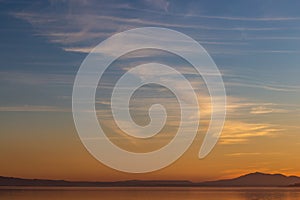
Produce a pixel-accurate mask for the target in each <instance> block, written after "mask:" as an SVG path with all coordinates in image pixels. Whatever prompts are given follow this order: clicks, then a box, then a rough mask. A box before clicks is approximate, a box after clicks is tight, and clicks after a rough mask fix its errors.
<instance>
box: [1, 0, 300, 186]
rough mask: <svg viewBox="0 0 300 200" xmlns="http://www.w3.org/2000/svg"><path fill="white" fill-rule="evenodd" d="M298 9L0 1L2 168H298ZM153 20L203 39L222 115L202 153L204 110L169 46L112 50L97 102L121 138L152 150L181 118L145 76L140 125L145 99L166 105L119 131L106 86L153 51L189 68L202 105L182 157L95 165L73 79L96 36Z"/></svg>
mask: <svg viewBox="0 0 300 200" xmlns="http://www.w3.org/2000/svg"><path fill="white" fill-rule="evenodd" d="M299 8H300V2H299V1H297V0H294V1H293V0H290V1H286V0H251V1H246V0H228V1H217V0H215V1H211V0H201V1H196V0H195V1H171V0H170V1H168V0H141V1H134V0H133V1H114V0H113V1H96V0H83V1H81V0H70V1H68V0H63V1H59V0H50V1H17V0H16V1H15V0H13V1H9V0H0V23H1V29H0V52H1V53H0V59H1V64H0V94H1V98H0V176H13V177H24V178H47V179H67V180H95V181H114V180H128V179H145V180H146V179H163V180H166V179H172V180H173V179H174V180H192V181H202V180H212V179H219V178H228V177H234V176H237V175H241V174H244V173H249V172H255V171H261V172H266V173H283V174H286V175H300V157H299V153H300V149H299V147H300V132H299V130H300V120H299V119H300V78H299V75H300V12H299ZM149 26H150V27H164V28H169V29H173V30H176V31H180V32H182V33H184V34H186V35H188V36H190V37H192V38H193V39H195V40H196V41H198V42H199V43H200V44H201V45H202V46H203V47H204V48H205V49H206V50H207V52H208V53H209V54H210V55H211V57H212V58H213V60H214V61H215V63H216V65H217V66H218V68H219V70H220V72H221V73H222V76H223V80H224V84H225V88H226V92H227V117H226V122H225V126H224V129H223V132H222V134H221V138H220V140H219V142H218V143H217V145H216V146H215V148H214V149H213V151H212V152H211V153H210V154H209V155H208V156H207V157H205V158H204V159H198V151H199V148H200V146H201V143H202V141H203V137H204V135H205V131H206V129H207V125H208V121H209V118H210V101H209V96H208V93H207V89H206V87H205V85H204V83H203V80H202V79H201V77H194V74H193V69H192V67H191V66H189V65H188V64H187V63H186V62H185V61H184V60H183V59H180V58H176V57H175V56H174V55H172V54H169V53H167V52H159V51H152V50H145V51H140V52H132V53H131V54H128V55H125V56H123V57H121V58H119V59H118V60H117V61H116V62H115V63H113V65H112V66H111V68H110V70H108V72H107V74H108V75H107V76H106V80H105V79H104V80H102V81H103V83H104V82H105V83H106V85H104V87H103V88H102V89H101V87H99V91H97V95H96V108H97V114H98V119H99V122H100V124H104V126H105V127H106V130H107V131H108V132H109V136H110V137H111V138H112V141H113V142H114V143H116V144H118V145H119V146H120V147H122V148H124V149H127V150H130V151H134V152H144V151H153V150H155V149H157V148H159V147H161V146H163V145H165V144H166V143H167V142H168V141H169V139H170V137H171V136H172V134H173V133H174V131H176V129H177V126H178V120H179V118H178V113H179V111H178V105H177V102H176V99H174V95H172V93H170V91H168V90H166V88H161V87H158V86H153V85H152V86H150V87H144V88H141V90H140V92H137V93H136V94H135V96H134V98H133V99H132V106H133V110H135V117H134V115H133V118H134V119H135V120H136V122H137V123H140V124H144V125H145V124H147V122H149V119H148V117H147V109H146V108H148V107H149V106H150V105H151V104H153V103H158V102H159V103H162V104H163V105H165V106H166V110H167V111H168V114H169V116H168V117H169V118H168V121H167V122H168V123H167V124H166V127H165V128H164V129H163V130H162V132H161V133H160V134H161V135H162V136H157V137H156V138H154V139H153V140H152V141H149V140H146V141H137V140H135V139H133V138H130V137H126V136H124V135H122V134H123V133H121V132H120V130H119V129H118V128H117V127H116V126H115V124H114V122H113V119H112V116H111V114H110V113H109V108H110V101H109V98H108V96H109V90H110V89H111V87H112V85H111V84H112V83H113V81H115V79H117V78H118V77H119V76H120V74H122V73H124V72H126V70H128V68H129V67H131V66H134V65H137V64H141V63H147V62H152V61H154V60H155V61H157V62H160V63H165V64H168V65H169V66H173V67H174V68H176V69H178V70H179V71H181V72H182V73H183V74H185V75H186V76H187V77H189V80H190V81H191V82H192V85H193V86H194V87H195V88H196V89H195V90H196V91H197V94H198V97H199V103H200V108H201V109H200V115H201V121H200V127H199V131H198V135H197V138H196V140H195V141H194V143H193V144H192V146H191V147H190V148H189V150H188V151H187V152H186V153H185V154H184V155H183V156H182V157H181V158H180V159H179V160H177V161H176V162H175V163H173V164H172V165H170V166H168V167H166V168H164V169H162V170H159V171H156V172H151V173H145V174H129V173H123V172H119V171H116V170H113V169H110V168H108V167H107V166H105V165H103V164H101V163H100V162H99V161H97V160H96V159H95V158H93V157H92V156H91V155H90V154H89V153H88V151H87V150H86V149H85V147H84V145H83V144H82V143H81V141H80V139H79V137H78V134H77V131H76V129H75V125H74V122H73V117H72V88H73V82H74V79H75V76H76V73H77V70H78V69H79V67H80V65H81V63H82V61H83V60H84V58H85V57H86V56H87V55H88V53H89V52H90V51H91V50H92V49H93V48H94V47H95V46H96V45H98V44H99V43H100V42H102V41H103V40H105V39H106V38H108V37H110V36H112V35H113V34H115V33H118V32H121V31H125V30H129V29H132V28H138V27H149ZM174 84H176V83H174ZM105 86H106V87H105ZM166 135H167V136H168V137H163V136H166ZM169 136H170V137H169Z"/></svg>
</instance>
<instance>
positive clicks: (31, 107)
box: [0, 105, 71, 112]
mask: <svg viewBox="0 0 300 200" xmlns="http://www.w3.org/2000/svg"><path fill="white" fill-rule="evenodd" d="M0 112H71V110H70V109H68V108H62V107H56V106H37V105H23V106H1V107H0Z"/></svg>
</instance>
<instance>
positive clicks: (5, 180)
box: [0, 176, 194, 187]
mask: <svg viewBox="0 0 300 200" xmlns="http://www.w3.org/2000/svg"><path fill="white" fill-rule="evenodd" d="M193 184H194V183H192V182H190V181H176V180H174V181H173V180H159V181H156V180H153V181H152V180H147V181H141V180H128V181H116V182H87V181H86V182H85V181H65V180H44V179H22V178H13V177H3V176H0V186H66V187H176V186H180V187H185V186H193Z"/></svg>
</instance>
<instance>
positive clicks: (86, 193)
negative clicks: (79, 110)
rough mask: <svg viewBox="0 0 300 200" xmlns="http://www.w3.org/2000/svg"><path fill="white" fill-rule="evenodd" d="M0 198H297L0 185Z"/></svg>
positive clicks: (225, 191)
mask: <svg viewBox="0 0 300 200" xmlns="http://www.w3.org/2000/svg"><path fill="white" fill-rule="evenodd" d="M0 199H1V200H41V199H43V200H48V199H49V200H50V199H51V200H71V199H72V200H100V199H101V200H117V199H122V200H140V199H143V200H154V199H160V200H161V199H162V200H168V199H173V200H183V199H184V200H201V199H203V200H220V199H222V200H298V199H300V189H298V188H57V187H52V188H50V187H48V188H28V187H27V188H20V187H19V188H1V189H0Z"/></svg>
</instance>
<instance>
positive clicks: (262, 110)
mask: <svg viewBox="0 0 300 200" xmlns="http://www.w3.org/2000/svg"><path fill="white" fill-rule="evenodd" d="M284 112H287V110H284V109H274V108H270V107H266V106H257V107H253V108H252V109H251V111H250V113H251V114H269V113H284Z"/></svg>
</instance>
